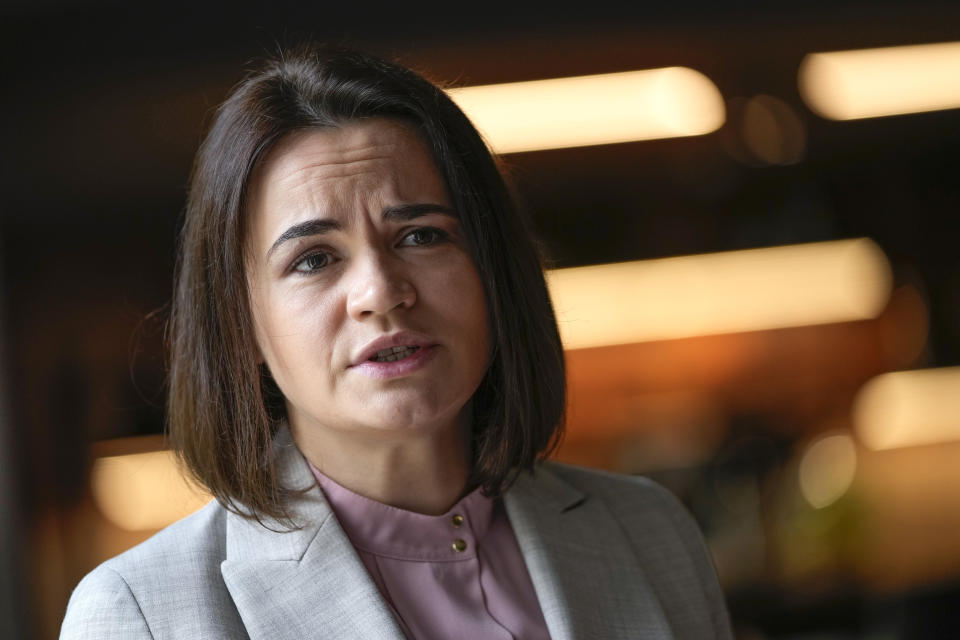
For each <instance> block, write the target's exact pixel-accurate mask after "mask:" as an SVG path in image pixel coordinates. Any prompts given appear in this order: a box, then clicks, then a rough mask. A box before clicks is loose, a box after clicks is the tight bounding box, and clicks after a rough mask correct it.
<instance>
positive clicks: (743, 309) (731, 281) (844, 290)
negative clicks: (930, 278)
mask: <svg viewBox="0 0 960 640" xmlns="http://www.w3.org/2000/svg"><path fill="white" fill-rule="evenodd" d="M547 280H548V283H549V286H550V293H551V296H552V298H553V303H554V307H555V309H556V311H557V320H558V322H559V325H560V334H561V337H562V338H563V343H564V346H565V347H566V348H567V349H579V348H584V347H596V346H602V345H614V344H628V343H632V342H645V341H650V340H666V339H672V338H684V337H690V336H700V335H710V334H718V333H735V332H740V331H755V330H762V329H775V328H782V327H793V326H803V325H811V324H824V323H830V322H843V321H851V320H861V319H867V318H873V317H876V316H877V315H879V313H880V312H881V311H882V310H883V308H884V306H885V305H886V303H887V301H888V299H889V297H890V290H891V274H890V266H889V264H888V263H887V260H886V257H885V256H884V255H883V252H882V251H881V250H880V248H879V247H878V246H877V245H876V244H875V243H874V242H873V241H871V240H869V239H866V238H860V239H856V240H839V241H834V242H822V243H812V244H803V245H792V246H784V247H773V248H767V249H750V250H747V251H730V252H725V253H714V254H704V255H693V256H682V257H677V258H664V259H659V260H647V261H641V262H623V263H618V264H605V265H596V266H590V267H576V268H572V269H559V270H555V271H552V272H550V273H548V274H547Z"/></svg>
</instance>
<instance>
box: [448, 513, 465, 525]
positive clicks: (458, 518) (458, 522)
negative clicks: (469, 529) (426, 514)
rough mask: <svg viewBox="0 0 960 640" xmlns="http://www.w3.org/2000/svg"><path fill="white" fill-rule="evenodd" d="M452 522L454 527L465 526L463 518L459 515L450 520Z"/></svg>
mask: <svg viewBox="0 0 960 640" xmlns="http://www.w3.org/2000/svg"><path fill="white" fill-rule="evenodd" d="M450 522H452V523H453V526H455V527H459V526H460V525H462V524H463V516H462V515H460V514H459V513H458V514H456V515H454V516H453V517H452V518H450Z"/></svg>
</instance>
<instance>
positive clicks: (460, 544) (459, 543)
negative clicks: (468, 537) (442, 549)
mask: <svg viewBox="0 0 960 640" xmlns="http://www.w3.org/2000/svg"><path fill="white" fill-rule="evenodd" d="M453 550H454V551H456V552H457V553H461V552H463V551H466V550H467V543H466V542H464V541H463V540H461V539H460V538H457V539H456V540H454V541H453Z"/></svg>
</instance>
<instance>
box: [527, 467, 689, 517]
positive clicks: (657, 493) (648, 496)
mask: <svg viewBox="0 0 960 640" xmlns="http://www.w3.org/2000/svg"><path fill="white" fill-rule="evenodd" d="M538 470H539V471H545V472H547V473H550V474H552V475H554V476H556V477H558V478H559V479H561V480H562V481H564V482H565V483H567V484H569V485H570V486H572V487H574V488H575V489H577V490H579V491H581V492H583V493H584V494H586V495H591V496H595V497H598V498H600V499H601V500H603V501H604V502H605V503H607V504H608V506H614V507H618V506H624V507H626V506H629V507H630V509H629V511H631V512H635V511H637V510H644V508H647V509H651V510H654V511H661V510H666V511H676V510H677V509H679V510H680V511H681V512H683V513H686V509H685V508H684V507H683V505H681V504H680V502H679V501H678V500H677V499H676V497H674V495H673V494H672V493H670V491H668V490H667V489H665V488H664V487H663V486H661V485H659V484H657V483H656V482H654V481H653V480H651V479H650V478H647V477H645V476H638V475H626V474H623V473H615V472H612V471H605V470H602V469H591V468H587V467H580V466H576V465H572V464H566V463H563V462H556V461H548V462H544V463H542V464H541V465H540V466H539V467H538Z"/></svg>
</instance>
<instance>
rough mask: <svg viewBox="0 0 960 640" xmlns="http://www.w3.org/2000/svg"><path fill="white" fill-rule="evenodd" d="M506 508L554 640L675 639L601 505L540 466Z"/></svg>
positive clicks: (612, 516)
mask: <svg viewBox="0 0 960 640" xmlns="http://www.w3.org/2000/svg"><path fill="white" fill-rule="evenodd" d="M504 503H505V505H506V509H507V515H508V516H509V518H510V524H511V525H512V527H513V531H514V533H515V534H516V537H517V543H518V544H519V546H520V551H521V553H522V554H523V557H524V560H525V561H526V564H527V569H528V571H529V572H530V578H531V580H532V581H533V586H534V589H535V590H536V592H537V598H538V600H539V601H540V608H541V609H542V610H543V616H544V619H545V620H546V622H547V628H548V629H549V631H550V637H551V638H552V639H553V640H574V639H575V638H588V637H590V638H609V639H611V640H613V639H618V638H672V637H673V634H672V631H671V630H670V625H669V623H668V621H667V618H666V615H665V614H664V612H663V608H662V607H661V605H660V601H659V600H658V598H657V596H656V595H655V593H654V590H653V589H652V588H651V586H650V583H649V582H648V581H647V579H646V578H645V577H644V572H643V567H642V566H641V565H640V563H639V561H638V560H637V554H636V553H635V552H634V551H633V549H632V546H631V545H632V542H631V540H630V538H629V537H628V536H627V534H626V532H624V530H623V528H622V526H621V525H620V523H619V522H618V521H617V519H616V517H615V514H612V513H611V512H610V511H609V509H608V508H607V506H606V505H605V504H604V503H602V502H601V501H600V500H599V499H596V498H593V497H591V496H589V495H586V494H584V493H583V492H581V491H580V490H579V489H577V488H575V487H573V486H571V485H570V484H569V483H567V482H565V481H564V480H563V479H561V478H560V477H559V476H558V475H557V474H555V473H553V472H551V471H550V468H549V465H541V466H539V467H537V468H536V470H535V471H534V472H532V473H526V472H525V473H523V474H521V476H520V477H519V478H518V479H517V482H516V483H515V484H514V485H513V487H512V488H511V489H510V490H509V491H508V492H507V493H506V495H505V496H504Z"/></svg>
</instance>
